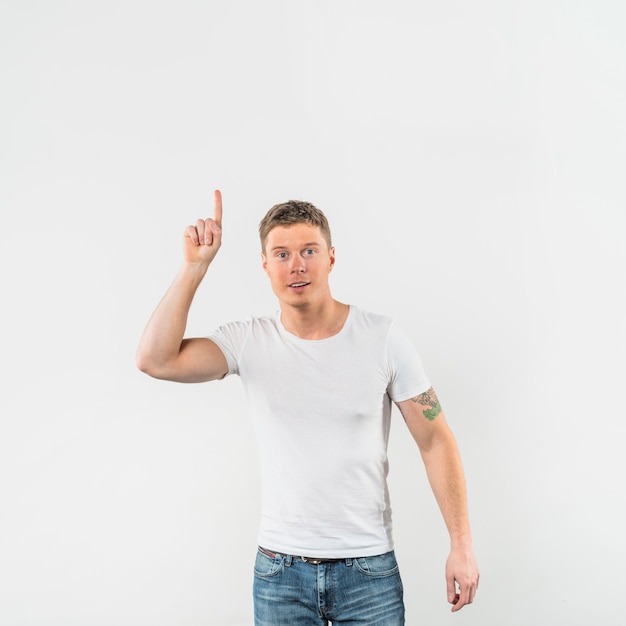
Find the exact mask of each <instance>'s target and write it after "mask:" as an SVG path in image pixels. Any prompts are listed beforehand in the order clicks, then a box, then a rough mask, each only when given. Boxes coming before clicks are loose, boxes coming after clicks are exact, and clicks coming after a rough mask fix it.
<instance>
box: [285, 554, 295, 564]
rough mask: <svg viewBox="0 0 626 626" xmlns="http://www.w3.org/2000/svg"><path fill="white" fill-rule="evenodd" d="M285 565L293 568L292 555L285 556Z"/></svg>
mask: <svg viewBox="0 0 626 626" xmlns="http://www.w3.org/2000/svg"><path fill="white" fill-rule="evenodd" d="M284 556H285V565H286V566H287V567H291V562H292V561H293V555H291V554H285V555H284Z"/></svg>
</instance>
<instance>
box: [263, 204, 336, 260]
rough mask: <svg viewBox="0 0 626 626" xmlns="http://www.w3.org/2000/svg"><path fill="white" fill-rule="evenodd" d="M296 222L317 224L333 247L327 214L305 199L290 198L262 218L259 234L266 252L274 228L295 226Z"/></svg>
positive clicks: (329, 245) (276, 205) (275, 206)
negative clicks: (266, 245)
mask: <svg viewBox="0 0 626 626" xmlns="http://www.w3.org/2000/svg"><path fill="white" fill-rule="evenodd" d="M294 224H311V226H317V227H318V228H319V229H320V231H321V233H322V236H323V237H324V239H325V240H326V243H327V244H328V248H329V249H330V248H331V247H332V243H331V236H330V226H329V225H328V220H327V219H326V216H325V215H324V214H323V213H322V211H320V210H319V209H318V208H317V207H316V206H314V205H312V204H311V203H310V202H304V200H288V201H287V202H281V203H280V204H275V205H274V206H273V207H272V208H271V209H270V210H269V211H268V212H267V213H266V214H265V217H264V218H263V219H262V220H261V223H260V224H259V235H260V237H261V249H262V250H263V252H265V240H266V239H267V236H268V235H269V233H270V231H271V230H272V228H275V227H276V226H293V225H294Z"/></svg>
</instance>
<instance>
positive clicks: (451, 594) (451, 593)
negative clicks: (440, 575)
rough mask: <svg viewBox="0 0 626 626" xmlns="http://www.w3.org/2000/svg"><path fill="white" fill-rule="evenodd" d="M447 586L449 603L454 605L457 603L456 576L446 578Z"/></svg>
mask: <svg viewBox="0 0 626 626" xmlns="http://www.w3.org/2000/svg"><path fill="white" fill-rule="evenodd" d="M446 586H447V590H448V602H449V603H450V604H454V603H455V602H456V585H455V584H454V576H446Z"/></svg>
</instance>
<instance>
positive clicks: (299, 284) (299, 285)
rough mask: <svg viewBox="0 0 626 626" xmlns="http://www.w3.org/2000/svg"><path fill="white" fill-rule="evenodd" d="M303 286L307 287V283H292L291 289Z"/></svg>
mask: <svg viewBox="0 0 626 626" xmlns="http://www.w3.org/2000/svg"><path fill="white" fill-rule="evenodd" d="M304 285H308V283H293V284H292V285H291V286H292V287H304Z"/></svg>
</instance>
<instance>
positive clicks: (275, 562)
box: [254, 550, 285, 578]
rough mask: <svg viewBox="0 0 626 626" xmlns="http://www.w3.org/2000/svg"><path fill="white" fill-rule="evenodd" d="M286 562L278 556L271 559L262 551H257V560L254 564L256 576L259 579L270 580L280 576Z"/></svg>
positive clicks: (282, 557)
mask: <svg viewBox="0 0 626 626" xmlns="http://www.w3.org/2000/svg"><path fill="white" fill-rule="evenodd" d="M284 562H285V557H284V556H282V555H281V554H277V555H276V556H275V557H271V556H269V555H267V554H265V553H264V552H262V551H261V550H257V553H256V560H255V562H254V575H255V576H258V577H259V578H270V577H272V576H276V574H279V573H280V572H281V571H282V569H283V565H284Z"/></svg>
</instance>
